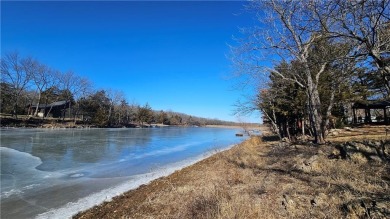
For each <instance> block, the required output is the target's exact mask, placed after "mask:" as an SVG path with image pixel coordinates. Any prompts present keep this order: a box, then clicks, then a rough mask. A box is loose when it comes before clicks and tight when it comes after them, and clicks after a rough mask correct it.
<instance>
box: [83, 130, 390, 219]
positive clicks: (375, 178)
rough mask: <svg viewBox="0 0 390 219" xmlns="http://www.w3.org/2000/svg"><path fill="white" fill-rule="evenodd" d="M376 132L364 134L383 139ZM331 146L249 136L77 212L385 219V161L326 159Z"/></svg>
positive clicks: (389, 201)
mask: <svg viewBox="0 0 390 219" xmlns="http://www.w3.org/2000/svg"><path fill="white" fill-rule="evenodd" d="M379 129H380V128H378V129H377V130H376V131H373V132H372V133H368V134H371V135H375V137H378V138H382V139H384V140H385V139H386V136H385V135H384V134H383V133H379V134H378V135H377V133H378V132H377V131H380V130H379ZM354 131H355V130H354ZM356 132H357V131H356ZM362 132H363V131H362V130H360V132H359V133H362ZM352 133H354V132H352ZM360 135H361V134H360ZM371 135H370V136H371ZM365 136H366V139H367V136H368V135H367V133H366V135H365ZM339 137H340V138H339V139H337V138H336V137H332V138H331V141H333V142H343V141H345V140H346V139H349V140H351V136H348V133H347V131H346V132H344V133H343V134H340V136H339ZM355 137H357V136H352V138H355ZM369 138H371V137H369ZM268 139H270V138H268ZM358 139H362V138H360V137H359V138H358ZM334 150H335V147H334V145H322V146H310V145H290V146H280V144H279V143H278V142H263V141H262V139H261V138H259V137H252V138H251V139H249V140H247V141H245V142H243V143H242V144H240V145H238V146H236V147H234V148H232V149H231V150H228V151H225V152H221V153H218V154H216V155H214V156H212V157H210V158H208V159H205V160H203V161H201V162H199V163H197V164H195V165H192V166H190V167H187V168H184V169H182V170H181V171H177V172H175V173H174V174H172V175H170V176H168V177H164V178H161V179H157V180H155V181H153V182H151V183H150V184H149V185H147V186H142V187H140V188H138V189H136V190H134V191H130V192H127V193H125V194H124V195H122V196H119V197H117V198H115V199H114V200H113V201H112V202H107V203H104V204H102V205H100V206H98V207H95V208H93V209H90V210H88V211H86V212H84V213H82V214H79V215H77V217H78V218H221V219H222V218H389V217H390V187H389V185H390V174H389V173H390V166H389V162H388V161H382V162H380V161H375V160H369V159H367V157H365V154H364V153H355V154H353V156H351V159H345V160H343V159H329V158H328V156H329V155H330V154H332V153H334Z"/></svg>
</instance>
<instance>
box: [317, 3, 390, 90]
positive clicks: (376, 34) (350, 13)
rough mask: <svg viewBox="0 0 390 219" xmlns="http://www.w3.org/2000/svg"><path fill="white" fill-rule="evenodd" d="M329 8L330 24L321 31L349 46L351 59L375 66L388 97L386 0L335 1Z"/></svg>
mask: <svg viewBox="0 0 390 219" xmlns="http://www.w3.org/2000/svg"><path fill="white" fill-rule="evenodd" d="M331 6H332V7H331V8H332V10H329V14H330V16H329V19H331V20H332V21H331V23H332V25H331V26H326V25H324V24H323V23H321V24H322V25H323V26H324V30H325V31H326V32H327V33H328V34H329V35H330V36H332V37H335V38H340V39H341V40H344V41H346V42H348V43H350V46H351V47H352V48H353V50H351V53H350V54H349V55H350V57H351V58H354V59H357V60H358V61H361V62H365V63H366V65H367V64H368V65H370V64H373V65H374V67H376V68H377V69H378V73H379V74H380V76H381V78H382V80H383V83H384V86H385V88H386V91H387V95H388V97H390V1H389V0H365V1H361V0H351V1H344V0H336V1H332V5H331Z"/></svg>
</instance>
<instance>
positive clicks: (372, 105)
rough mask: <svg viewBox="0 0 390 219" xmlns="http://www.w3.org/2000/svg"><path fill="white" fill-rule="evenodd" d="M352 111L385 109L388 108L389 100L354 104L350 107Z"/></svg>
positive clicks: (389, 106)
mask: <svg viewBox="0 0 390 219" xmlns="http://www.w3.org/2000/svg"><path fill="white" fill-rule="evenodd" d="M352 108H354V109H386V108H390V101H389V100H367V101H364V102H363V101H358V102H355V103H354V104H353V106H352Z"/></svg>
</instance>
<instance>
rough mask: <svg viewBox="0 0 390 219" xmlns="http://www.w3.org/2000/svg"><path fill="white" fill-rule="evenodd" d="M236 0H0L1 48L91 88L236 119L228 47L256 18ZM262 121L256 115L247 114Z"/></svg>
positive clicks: (159, 106)
mask: <svg viewBox="0 0 390 219" xmlns="http://www.w3.org/2000/svg"><path fill="white" fill-rule="evenodd" d="M244 4H245V3H244V2H239V1H234V2H233V1H212V2H211V1H201V2H199V1H198V2H197V1H192V2H186V1H156V2H150V1H147V2H141V1H118V2H107V1H97V2H90V1H70V2H58V1H52V2H44V1H35V2H32V1H27V2H13V1H2V2H1V47H2V48H1V53H2V55H4V54H5V53H7V52H13V51H17V52H19V53H20V54H21V55H22V56H32V57H34V58H36V59H38V60H39V61H41V62H42V63H44V64H46V65H48V66H50V67H52V68H54V69H58V70H60V71H64V72H65V71H69V70H72V71H74V72H75V73H76V74H78V75H80V76H83V77H86V78H88V79H89V80H90V81H92V82H93V84H94V87H95V88H96V89H114V90H121V91H123V92H124V93H125V95H126V98H127V100H128V102H130V103H132V102H133V101H135V102H136V103H138V104H141V105H143V104H145V103H146V102H148V103H149V104H150V106H151V107H152V108H153V109H156V110H173V111H177V112H182V113H186V114H191V115H195V116H201V117H206V118H218V119H222V120H229V121H237V119H236V118H235V116H233V115H232V112H233V110H234V106H233V104H234V103H235V101H236V100H237V99H239V98H240V96H241V92H240V91H238V90H234V89H232V87H233V84H234V81H231V80H226V78H228V77H229V75H231V74H232V67H231V65H232V64H231V62H230V61H229V59H228V58H227V56H228V55H229V52H230V51H229V47H228V45H235V44H236V42H235V41H234V39H233V36H240V33H239V28H240V27H248V26H253V25H254V19H253V17H252V15H251V14H249V13H247V12H246V11H245V9H244V7H243V5H244ZM244 120H246V121H251V122H259V121H260V118H259V116H258V115H257V116H252V117H249V118H244Z"/></svg>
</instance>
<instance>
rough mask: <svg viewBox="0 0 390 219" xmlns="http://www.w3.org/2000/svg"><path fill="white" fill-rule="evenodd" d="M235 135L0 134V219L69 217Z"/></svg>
mask: <svg viewBox="0 0 390 219" xmlns="http://www.w3.org/2000/svg"><path fill="white" fill-rule="evenodd" d="M238 131H239V130H235V129H224V128H201V127H191V128H181V127H164V128H151V129H126V128H123V129H60V130H50V129H1V132H0V137H1V145H0V146H1V147H0V155H1V184H0V186H1V194H0V198H1V209H0V210H1V218H34V217H38V218H67V217H71V216H72V215H74V214H76V213H77V212H79V211H82V210H86V209H88V208H90V207H92V206H94V205H96V204H98V203H101V202H103V201H107V200H110V199H111V198H112V197H114V196H117V195H119V194H121V193H123V192H124V191H127V190H130V189H134V188H136V187H138V186H139V185H141V184H144V183H148V182H149V181H151V180H153V179H156V178H158V177H161V176H165V175H168V174H170V173H172V172H174V171H175V170H178V169H181V168H183V167H185V166H188V165H190V164H192V163H195V162H196V161H199V160H201V159H204V158H205V157H207V156H209V155H211V154H213V153H215V152H217V151H219V150H224V149H227V148H229V147H231V146H232V145H234V144H237V143H239V142H240V141H242V140H243V138H238V137H235V133H237V132H238Z"/></svg>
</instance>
